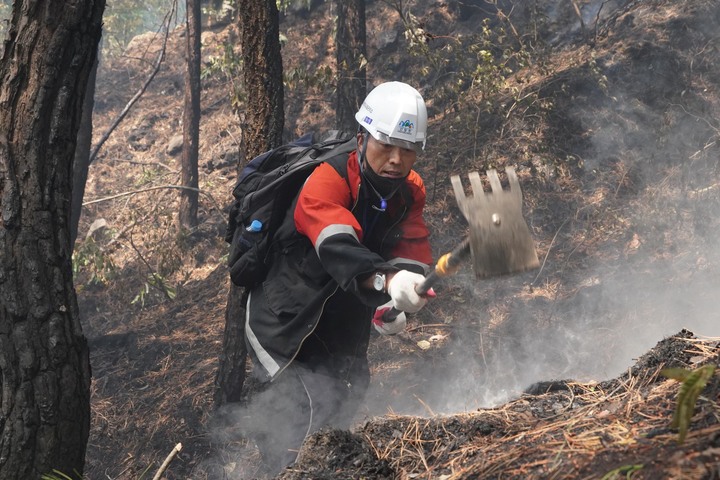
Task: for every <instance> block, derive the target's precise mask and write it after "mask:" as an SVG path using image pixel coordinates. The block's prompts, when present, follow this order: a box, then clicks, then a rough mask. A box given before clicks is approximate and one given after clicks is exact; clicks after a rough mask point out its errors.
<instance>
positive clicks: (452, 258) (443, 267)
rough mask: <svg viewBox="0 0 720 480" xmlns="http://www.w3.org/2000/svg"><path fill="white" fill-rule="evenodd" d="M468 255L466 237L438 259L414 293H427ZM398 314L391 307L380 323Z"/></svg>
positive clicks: (398, 313)
mask: <svg viewBox="0 0 720 480" xmlns="http://www.w3.org/2000/svg"><path fill="white" fill-rule="evenodd" d="M470 253H471V250H470V237H467V238H465V240H463V241H462V242H461V243H460V245H458V246H457V247H455V248H454V249H453V250H452V252H450V253H446V254H445V255H443V256H442V257H440V259H439V260H438V262H437V264H436V265H435V269H434V270H433V271H432V272H430V273H428V274H427V275H426V276H425V280H423V281H422V282H421V283H419V284H418V285H417V286H416V287H415V292H416V293H417V294H418V295H426V294H427V293H428V291H430V289H431V288H432V287H433V285H435V284H436V283H437V282H438V280H440V279H441V278H443V277H447V276H448V275H452V274H453V273H455V272H456V271H457V270H458V268H460V265H462V262H463V261H464V260H465V259H466V258H467V257H468V256H469V255H470ZM400 312H401V311H400V310H398V309H396V308H395V307H393V308H391V309H389V310H387V311H386V312H385V313H384V314H383V317H382V321H383V322H392V321H394V320H395V319H396V318H397V316H398V315H400Z"/></svg>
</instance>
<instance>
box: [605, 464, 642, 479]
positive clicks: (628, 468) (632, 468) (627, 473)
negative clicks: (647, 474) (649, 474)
mask: <svg viewBox="0 0 720 480" xmlns="http://www.w3.org/2000/svg"><path fill="white" fill-rule="evenodd" d="M643 467H644V465H642V464H638V465H623V466H622V467H618V468H616V469H614V470H610V471H609V472H608V473H606V474H605V475H603V477H602V479H601V480H615V479H616V478H619V477H620V475H623V476H624V477H625V478H632V476H633V475H634V474H635V472H638V471H640V470H642V469H643Z"/></svg>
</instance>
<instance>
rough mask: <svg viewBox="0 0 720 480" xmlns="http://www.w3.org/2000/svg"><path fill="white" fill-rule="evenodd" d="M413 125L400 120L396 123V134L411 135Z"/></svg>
mask: <svg viewBox="0 0 720 480" xmlns="http://www.w3.org/2000/svg"><path fill="white" fill-rule="evenodd" d="M414 128H415V124H414V123H413V122H411V121H410V120H400V123H398V132H399V133H403V134H405V135H412V133H413V129H414Z"/></svg>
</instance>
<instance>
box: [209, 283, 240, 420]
mask: <svg viewBox="0 0 720 480" xmlns="http://www.w3.org/2000/svg"><path fill="white" fill-rule="evenodd" d="M246 301H247V298H246V297H245V295H244V289H243V288H242V287H237V286H235V285H233V284H230V290H229V292H228V301H227V308H226V309H225V334H224V336H223V349H222V354H221V357H220V369H219V370H218V374H217V375H218V376H217V381H216V382H215V395H214V399H213V400H214V402H215V406H216V407H219V406H220V405H224V404H226V403H237V402H239V401H240V399H241V395H242V387H243V384H244V383H245V363H246V358H247V347H246V346H245V302H246Z"/></svg>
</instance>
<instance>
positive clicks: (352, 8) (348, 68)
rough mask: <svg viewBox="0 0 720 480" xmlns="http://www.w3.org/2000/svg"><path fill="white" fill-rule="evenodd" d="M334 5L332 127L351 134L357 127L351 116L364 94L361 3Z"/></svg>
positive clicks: (344, 0) (341, 1) (339, 1)
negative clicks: (334, 46) (334, 84)
mask: <svg viewBox="0 0 720 480" xmlns="http://www.w3.org/2000/svg"><path fill="white" fill-rule="evenodd" d="M336 3H337V33H336V35H335V45H336V50H335V52H336V63H337V97H336V105H335V125H336V128H338V129H339V130H345V131H348V132H352V131H353V130H354V129H355V128H356V126H357V123H356V122H355V112H357V111H358V108H360V104H361V103H362V101H363V99H364V98H365V94H366V91H367V80H366V69H365V64H366V33H365V0H337V1H336Z"/></svg>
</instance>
